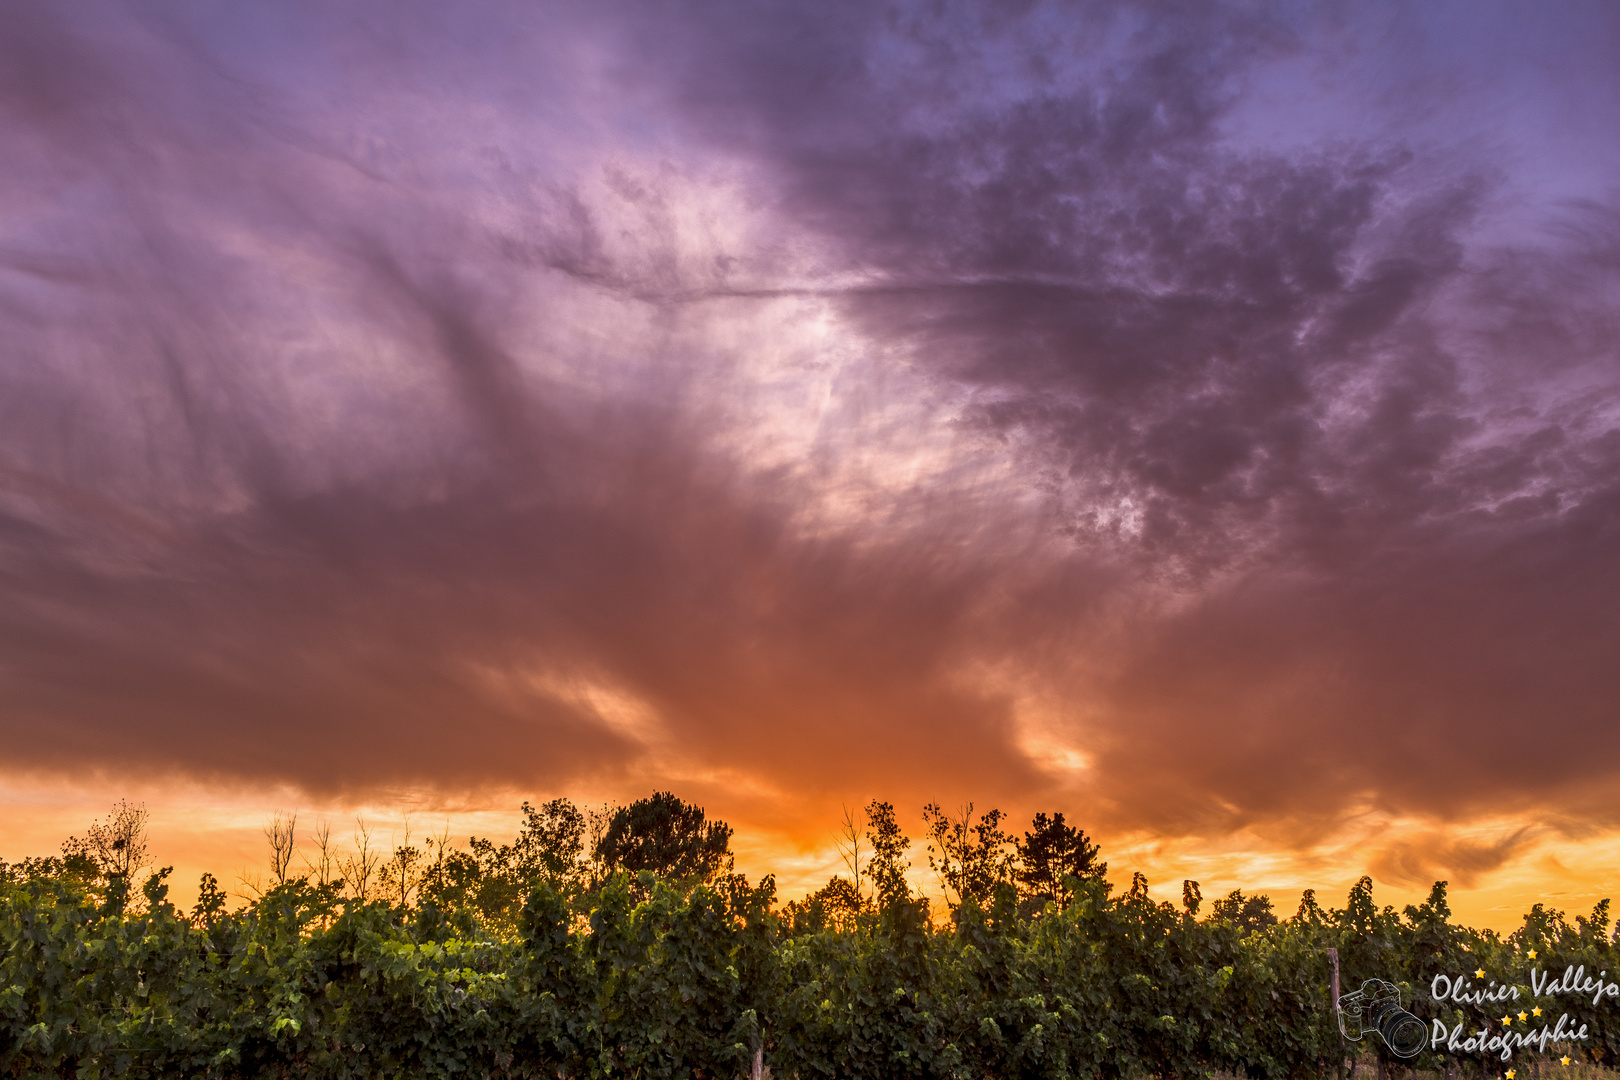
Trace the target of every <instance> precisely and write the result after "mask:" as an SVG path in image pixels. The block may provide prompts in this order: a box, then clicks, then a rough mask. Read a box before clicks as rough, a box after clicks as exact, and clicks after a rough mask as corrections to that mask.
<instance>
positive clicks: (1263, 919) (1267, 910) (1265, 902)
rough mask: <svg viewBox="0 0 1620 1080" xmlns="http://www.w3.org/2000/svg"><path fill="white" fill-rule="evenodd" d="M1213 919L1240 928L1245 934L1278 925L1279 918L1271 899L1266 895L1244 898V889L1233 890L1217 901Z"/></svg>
mask: <svg viewBox="0 0 1620 1080" xmlns="http://www.w3.org/2000/svg"><path fill="white" fill-rule="evenodd" d="M1212 917H1213V918H1214V919H1215V921H1216V922H1224V923H1231V924H1232V925H1233V926H1236V927H1239V928H1240V929H1241V931H1242V932H1243V933H1244V934H1248V933H1249V932H1251V931H1254V930H1259V929H1262V928H1264V927H1267V926H1276V925H1277V916H1276V915H1275V914H1274V913H1273V912H1272V910H1271V897H1269V896H1266V895H1265V894H1264V893H1261V894H1258V895H1255V896H1244V895H1243V890H1242V889H1233V890H1232V891H1231V892H1229V893H1227V894H1226V895H1225V896H1224V897H1222V898H1221V899H1219V900H1217V901H1215V906H1214V909H1213V916H1212Z"/></svg>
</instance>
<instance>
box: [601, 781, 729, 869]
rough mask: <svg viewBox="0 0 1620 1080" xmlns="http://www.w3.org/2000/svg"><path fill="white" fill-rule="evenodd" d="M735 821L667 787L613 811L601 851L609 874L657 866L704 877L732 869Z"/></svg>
mask: <svg viewBox="0 0 1620 1080" xmlns="http://www.w3.org/2000/svg"><path fill="white" fill-rule="evenodd" d="M730 844H731V826H730V825H727V824H726V823H725V822H723V821H709V820H707V819H706V818H705V817H704V814H703V808H702V807H700V806H693V805H691V804H690V803H685V802H682V801H681V800H680V799H677V798H676V797H675V796H674V795H672V794H670V793H669V792H667V791H659V792H655V793H654V794H652V795H650V796H648V797H647V798H645V799H637V800H636V801H635V802H633V803H631V804H630V805H629V806H626V807H625V808H623V809H622V810H620V811H619V812H618V813H616V814H614V815H613V820H612V821H611V822H610V823H609V824H608V827H607V831H606V833H604V834H603V836H602V840H601V843H600V845H599V846H598V849H597V851H596V855H597V858H598V860H599V861H600V863H601V866H602V869H603V870H604V872H606V873H609V874H611V873H613V872H614V871H617V870H625V871H628V872H629V873H631V874H637V873H640V872H641V871H642V870H651V871H652V872H653V873H655V874H657V875H658V876H659V877H662V878H667V879H670V880H674V881H704V880H708V879H712V878H715V877H717V876H719V875H720V874H721V873H724V872H727V871H729V870H730V868H731V848H730Z"/></svg>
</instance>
